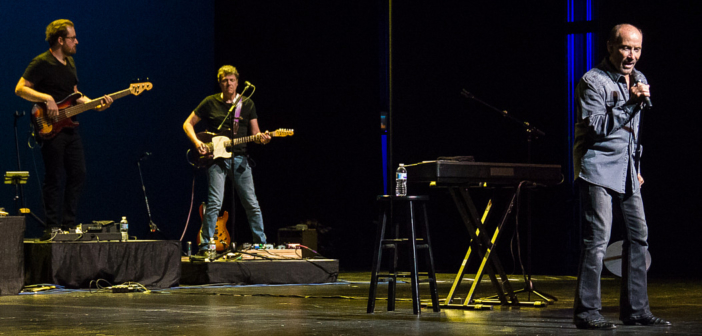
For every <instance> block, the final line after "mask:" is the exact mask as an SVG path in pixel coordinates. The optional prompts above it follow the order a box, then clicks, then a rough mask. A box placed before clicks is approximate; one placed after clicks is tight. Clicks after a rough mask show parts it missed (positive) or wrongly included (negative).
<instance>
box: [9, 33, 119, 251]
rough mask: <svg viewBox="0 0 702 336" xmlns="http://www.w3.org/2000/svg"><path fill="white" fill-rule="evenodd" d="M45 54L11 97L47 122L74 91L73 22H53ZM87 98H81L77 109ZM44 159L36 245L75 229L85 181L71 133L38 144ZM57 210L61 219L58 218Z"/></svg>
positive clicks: (104, 103)
mask: <svg viewBox="0 0 702 336" xmlns="http://www.w3.org/2000/svg"><path fill="white" fill-rule="evenodd" d="M46 41H47V42H48V43H49V50H48V51H46V52H44V53H42V54H40V55H38V56H37V57H35V58H34V59H33V60H32V62H31V63H29V66H28V67H27V69H26V70H25V71H24V74H23V75H22V77H21V78H20V80H19V82H18V83H17V86H16V87H15V93H16V94H17V95H18V96H20V97H22V98H24V99H26V100H28V101H30V102H34V103H40V104H44V105H45V108H46V110H47V114H48V116H49V117H50V118H56V117H57V116H58V115H59V108H58V105H57V102H61V100H62V99H64V98H66V97H68V96H69V95H71V94H73V93H76V92H79V91H78V75H77V72H76V65H75V62H74V60H73V57H72V56H73V55H74V54H75V53H76V46H77V45H78V38H77V37H76V30H75V26H74V25H73V22H71V21H69V20H56V21H54V22H51V23H50V24H49V25H48V26H47V27H46ZM90 100H91V99H90V98H88V97H86V96H82V97H80V98H78V99H77V100H76V103H77V104H84V103H86V102H89V101H90ZM112 101H113V100H112V98H111V97H109V96H105V97H104V98H103V99H102V100H101V102H100V105H99V106H98V107H97V108H96V109H97V110H98V111H102V110H104V109H106V108H108V107H110V105H111V104H112ZM40 144H41V153H42V157H43V159H44V168H45V172H46V173H45V176H44V185H43V194H44V204H45V209H44V210H45V214H46V229H45V231H44V235H43V236H42V240H48V239H50V238H51V237H52V234H55V233H56V232H58V230H59V229H64V230H67V229H68V228H69V227H73V226H75V220H76V210H77V208H78V199H79V197H80V193H81V189H82V187H83V181H84V180H85V173H86V168H85V156H84V153H83V143H82V140H81V138H80V135H79V134H78V131H77V129H75V128H64V129H63V130H61V131H60V132H58V134H56V135H55V136H54V137H52V138H50V139H42V140H40ZM64 174H65V178H66V186H65V189H64V192H63V206H61V179H62V177H63V175H64ZM59 209H62V212H63V213H62V214H59Z"/></svg>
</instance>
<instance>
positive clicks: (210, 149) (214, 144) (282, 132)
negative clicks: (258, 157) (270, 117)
mask: <svg viewBox="0 0 702 336" xmlns="http://www.w3.org/2000/svg"><path fill="white" fill-rule="evenodd" d="M265 133H266V134H268V135H270V136H271V137H286V136H292V135H293V134H295V131H294V130H292V129H287V128H279V129H277V130H275V131H273V132H268V131H266V132H265ZM196 136H197V139H198V140H200V141H202V142H204V143H205V145H206V146H207V154H204V155H203V154H200V153H199V152H198V151H197V149H194V150H191V149H188V152H187V153H186V154H187V157H188V162H190V164H191V165H193V166H194V167H197V168H202V167H207V166H209V165H211V164H212V161H214V160H215V159H218V158H230V157H232V152H231V151H227V148H229V147H231V146H236V145H239V144H243V143H247V142H252V141H256V140H257V139H258V138H260V136H259V135H249V136H245V137H241V138H234V139H230V138H229V137H228V136H226V135H224V133H211V132H200V133H198V134H196Z"/></svg>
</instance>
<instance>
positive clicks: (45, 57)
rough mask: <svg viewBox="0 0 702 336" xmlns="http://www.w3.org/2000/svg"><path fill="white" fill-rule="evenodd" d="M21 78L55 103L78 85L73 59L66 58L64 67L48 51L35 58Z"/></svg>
mask: <svg viewBox="0 0 702 336" xmlns="http://www.w3.org/2000/svg"><path fill="white" fill-rule="evenodd" d="M22 77H23V78H24V79H25V80H27V81H30V82H32V84H34V90H36V91H39V92H41V93H46V94H48V95H51V96H52V97H54V100H55V101H56V102H60V101H62V100H63V99H64V98H66V97H68V96H69V95H70V94H72V93H73V92H74V90H73V88H74V87H75V86H76V85H78V73H77V72H76V64H75V63H74V62H73V57H71V56H66V64H65V65H64V64H63V63H61V62H59V60H57V59H56V57H54V55H53V54H51V51H49V50H47V51H46V52H44V53H42V54H40V55H39V56H37V57H35V58H34V59H33V60H32V62H30V63H29V66H27V69H26V70H24V75H22Z"/></svg>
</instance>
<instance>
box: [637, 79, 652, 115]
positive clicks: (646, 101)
mask: <svg viewBox="0 0 702 336" xmlns="http://www.w3.org/2000/svg"><path fill="white" fill-rule="evenodd" d="M639 83H641V84H643V82H641V81H640V80H637V81H636V85H639ZM644 107H646V108H653V104H651V97H644Z"/></svg>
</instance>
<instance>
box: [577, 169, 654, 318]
mask: <svg viewBox="0 0 702 336" xmlns="http://www.w3.org/2000/svg"><path fill="white" fill-rule="evenodd" d="M578 182H580V184H579V187H580V202H581V206H582V216H583V217H582V218H583V228H582V243H581V245H582V251H581V256H580V266H579V270H578V284H577V290H576V292H575V308H574V310H575V312H574V313H575V316H574V319H575V322H576V323H577V322H580V321H588V320H599V319H602V318H603V317H602V315H600V310H602V300H601V295H600V275H601V273H602V265H603V259H604V255H605V252H606V251H607V244H608V243H609V237H610V233H611V230H612V207H613V205H615V204H617V205H618V206H619V207H620V208H621V212H622V216H623V217H624V243H623V245H622V282H621V292H620V299H619V319H620V320H629V319H639V318H642V317H646V316H650V315H651V311H650V310H649V304H648V293H647V277H646V251H647V250H648V243H647V238H648V227H647V226H646V218H645V216H644V208H643V201H642V199H641V191H640V189H638V190H637V191H635V192H629V191H628V192H626V193H624V194H621V193H617V192H614V191H612V190H610V189H607V188H603V187H600V186H597V185H594V184H590V183H587V182H585V181H582V180H579V181H578Z"/></svg>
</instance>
